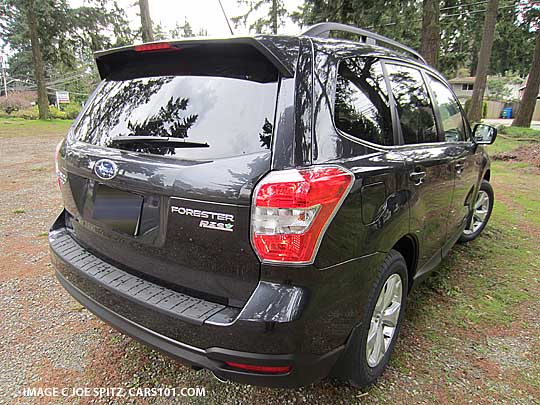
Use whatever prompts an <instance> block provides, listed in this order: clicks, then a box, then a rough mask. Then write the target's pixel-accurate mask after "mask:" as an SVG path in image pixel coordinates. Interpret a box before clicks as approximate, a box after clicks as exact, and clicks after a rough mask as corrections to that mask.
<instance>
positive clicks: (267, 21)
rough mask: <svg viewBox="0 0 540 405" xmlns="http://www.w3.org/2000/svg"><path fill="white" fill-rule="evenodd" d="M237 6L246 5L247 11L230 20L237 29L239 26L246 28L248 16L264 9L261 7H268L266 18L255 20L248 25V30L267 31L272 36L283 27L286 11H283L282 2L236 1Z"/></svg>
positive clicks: (268, 0)
mask: <svg viewBox="0 0 540 405" xmlns="http://www.w3.org/2000/svg"><path fill="white" fill-rule="evenodd" d="M238 4H239V5H242V6H245V5H247V6H248V11H247V12H246V13H245V14H243V15H239V16H236V17H233V18H231V20H232V22H233V23H234V25H235V27H237V28H238V27H239V26H240V25H245V26H247V24H248V19H249V18H250V16H251V15H252V14H253V13H254V12H257V11H259V10H260V9H262V8H264V7H263V6H268V7H269V11H268V17H261V18H257V19H256V20H255V21H254V22H253V23H252V24H250V25H249V30H250V31H255V32H257V33H264V32H266V30H267V29H269V30H270V32H271V33H272V34H277V33H278V29H279V27H281V26H282V25H283V23H284V20H285V17H286V16H287V10H286V9H285V5H284V4H283V0H238Z"/></svg>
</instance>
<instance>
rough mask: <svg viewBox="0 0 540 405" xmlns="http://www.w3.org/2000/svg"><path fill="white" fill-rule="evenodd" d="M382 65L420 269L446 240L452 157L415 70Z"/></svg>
mask: <svg viewBox="0 0 540 405" xmlns="http://www.w3.org/2000/svg"><path fill="white" fill-rule="evenodd" d="M386 69H387V72H388V77H389V80H390V84H391V88H392V94H393V97H394V101H395V105H396V108H397V111H398V116H399V130H400V134H401V139H402V140H403V143H404V144H405V145H406V146H405V147H402V148H400V150H399V152H400V153H402V154H403V155H404V157H405V159H406V162H407V175H408V177H409V178H408V189H409V191H410V202H409V210H410V230H411V232H412V233H414V234H416V236H417V238H418V242H419V257H418V259H419V260H418V268H419V269H421V268H422V267H423V266H424V265H425V264H426V263H428V262H430V259H432V258H433V259H434V260H432V261H431V262H430V263H434V264H436V263H438V261H440V258H441V255H440V252H441V248H442V246H443V244H444V243H445V241H446V238H447V235H446V224H447V220H448V211H449V208H450V204H451V201H452V193H453V190H454V173H453V166H452V160H453V157H452V156H451V154H450V153H449V152H450V151H449V149H448V146H447V144H446V143H444V142H440V141H441V138H440V136H439V135H440V134H439V132H438V127H437V122H436V119H435V112H434V110H433V106H432V104H431V99H430V97H429V93H428V90H427V87H426V84H425V82H424V78H423V76H422V74H421V73H420V71H419V70H417V69H415V68H412V67H409V66H403V65H394V64H390V63H387V64H386Z"/></svg>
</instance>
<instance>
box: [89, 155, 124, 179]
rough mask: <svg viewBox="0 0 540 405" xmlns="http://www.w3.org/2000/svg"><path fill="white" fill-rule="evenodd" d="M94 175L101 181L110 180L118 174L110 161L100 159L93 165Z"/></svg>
mask: <svg viewBox="0 0 540 405" xmlns="http://www.w3.org/2000/svg"><path fill="white" fill-rule="evenodd" d="M94 173H96V176H98V177H99V178H100V179H102V180H110V179H112V178H114V176H116V175H117V174H118V166H116V163H114V162H113V161H112V160H109V159H101V160H98V161H97V162H96V164H95V165H94Z"/></svg>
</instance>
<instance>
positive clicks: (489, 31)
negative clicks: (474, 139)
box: [468, 0, 499, 122]
mask: <svg viewBox="0 0 540 405" xmlns="http://www.w3.org/2000/svg"><path fill="white" fill-rule="evenodd" d="M498 7H499V1H498V0H489V1H488V3H487V9H486V16H485V19H484V32H483V34H482V43H481V45H480V52H479V53H478V63H477V65H476V79H475V80H474V87H473V94H472V98H471V108H470V110H469V114H468V116H469V120H470V121H472V122H478V121H480V120H481V119H482V102H483V98H484V92H485V90H486V81H487V74H488V68H489V62H490V59H491V49H492V47H493V40H494V38H495V24H496V23H497V9H498Z"/></svg>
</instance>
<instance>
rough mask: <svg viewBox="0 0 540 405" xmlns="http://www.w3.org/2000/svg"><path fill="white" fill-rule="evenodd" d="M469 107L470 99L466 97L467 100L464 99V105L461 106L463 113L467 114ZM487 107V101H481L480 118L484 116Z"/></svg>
mask: <svg viewBox="0 0 540 405" xmlns="http://www.w3.org/2000/svg"><path fill="white" fill-rule="evenodd" d="M470 107H471V99H470V98H468V99H467V100H465V105H464V106H463V109H464V110H465V114H469V108H470ZM487 109H488V105H487V101H485V100H484V101H482V118H486V115H487Z"/></svg>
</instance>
